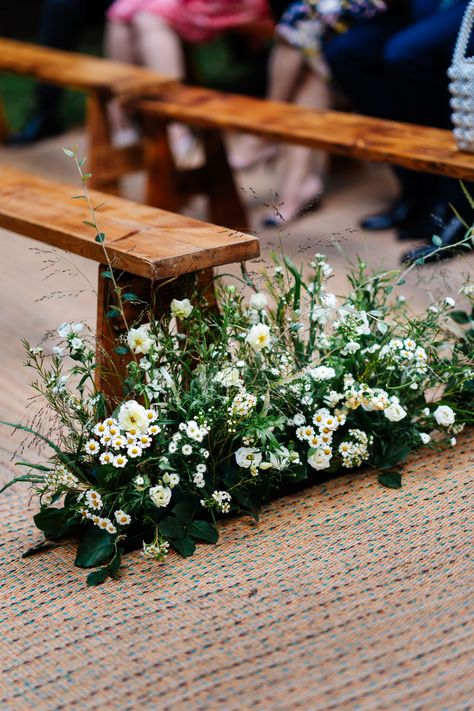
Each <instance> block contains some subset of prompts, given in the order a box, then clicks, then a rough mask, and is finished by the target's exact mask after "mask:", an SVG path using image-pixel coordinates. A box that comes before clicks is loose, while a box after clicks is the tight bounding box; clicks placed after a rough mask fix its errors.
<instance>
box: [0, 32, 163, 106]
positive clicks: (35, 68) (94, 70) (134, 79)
mask: <svg viewBox="0 0 474 711" xmlns="http://www.w3.org/2000/svg"><path fill="white" fill-rule="evenodd" d="M0 72H11V73H13V74H24V75H28V76H33V77H36V78H37V79H41V80H42V81H47V82H51V83H53V84H58V85H59V86H67V87H69V88H72V89H80V90H82V91H87V92H88V91H100V92H103V93H106V94H111V95H120V94H131V93H135V92H138V93H141V92H142V91H144V90H145V89H146V91H147V92H150V91H151V92H152V91H153V89H154V88H155V87H158V86H163V84H168V83H170V82H173V81H174V80H173V79H170V78H169V77H167V76H164V75H162V74H158V72H154V71H151V70H150V69H145V68H144V67H139V66H135V65H131V64H123V63H121V62H113V61H111V60H109V59H102V58H100V57H92V56H90V55H87V54H78V53H76V52H64V51H62V50H58V49H51V48H49V47H41V46H39V45H35V44H30V43H28V42H19V41H17V40H10V39H4V38H0Z"/></svg>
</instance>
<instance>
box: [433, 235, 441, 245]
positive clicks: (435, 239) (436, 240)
mask: <svg viewBox="0 0 474 711" xmlns="http://www.w3.org/2000/svg"><path fill="white" fill-rule="evenodd" d="M431 241H432V242H433V244H434V245H435V246H436V247H442V245H443V240H442V239H441V237H438V235H433V237H432V238H431Z"/></svg>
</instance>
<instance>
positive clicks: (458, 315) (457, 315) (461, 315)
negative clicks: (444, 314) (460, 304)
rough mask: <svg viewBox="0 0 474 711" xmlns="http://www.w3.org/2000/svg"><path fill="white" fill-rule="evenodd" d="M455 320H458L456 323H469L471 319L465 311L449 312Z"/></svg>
mask: <svg viewBox="0 0 474 711" xmlns="http://www.w3.org/2000/svg"><path fill="white" fill-rule="evenodd" d="M449 315H450V316H451V318H452V319H453V321H456V323H462V324H465V323H469V321H470V320H471V319H470V318H469V316H468V314H467V313H466V312H465V311H451V313H450V314H449Z"/></svg>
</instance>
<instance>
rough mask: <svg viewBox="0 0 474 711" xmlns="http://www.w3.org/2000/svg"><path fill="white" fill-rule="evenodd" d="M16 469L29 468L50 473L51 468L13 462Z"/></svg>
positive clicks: (42, 465)
mask: <svg viewBox="0 0 474 711" xmlns="http://www.w3.org/2000/svg"><path fill="white" fill-rule="evenodd" d="M15 466H16V467H30V469H39V471H40V472H50V471H51V467H45V466H44V464H32V463H31V462H15Z"/></svg>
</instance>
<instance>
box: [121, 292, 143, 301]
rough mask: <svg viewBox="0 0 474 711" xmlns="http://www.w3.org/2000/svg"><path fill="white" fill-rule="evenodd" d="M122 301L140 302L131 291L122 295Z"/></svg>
mask: <svg viewBox="0 0 474 711" xmlns="http://www.w3.org/2000/svg"><path fill="white" fill-rule="evenodd" d="M122 299H123V300H124V301H140V298H139V296H138V295H137V294H134V293H133V291H126V292H125V294H122Z"/></svg>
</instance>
